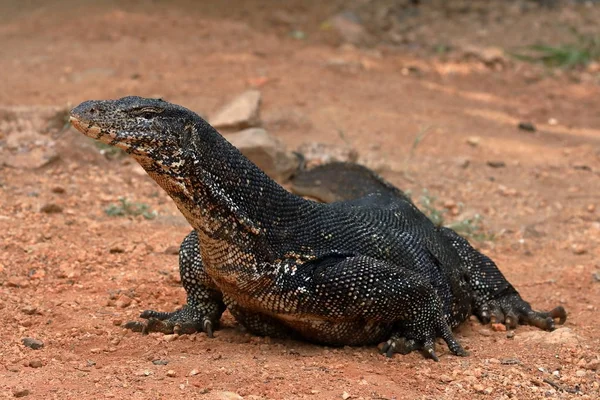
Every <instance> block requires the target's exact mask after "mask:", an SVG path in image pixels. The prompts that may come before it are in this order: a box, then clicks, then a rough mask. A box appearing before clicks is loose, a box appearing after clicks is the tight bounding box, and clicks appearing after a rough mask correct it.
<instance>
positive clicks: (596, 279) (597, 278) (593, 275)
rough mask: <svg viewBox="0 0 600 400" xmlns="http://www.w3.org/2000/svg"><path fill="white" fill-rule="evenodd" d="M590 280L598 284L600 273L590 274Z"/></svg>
mask: <svg viewBox="0 0 600 400" xmlns="http://www.w3.org/2000/svg"><path fill="white" fill-rule="evenodd" d="M592 279H593V280H594V281H596V282H600V271H596V272H594V273H593V274H592Z"/></svg>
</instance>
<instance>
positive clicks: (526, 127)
mask: <svg viewBox="0 0 600 400" xmlns="http://www.w3.org/2000/svg"><path fill="white" fill-rule="evenodd" d="M518 127H519V129H521V130H522V131H527V132H535V130H536V128H535V125H533V124H532V123H531V122H519V125H518Z"/></svg>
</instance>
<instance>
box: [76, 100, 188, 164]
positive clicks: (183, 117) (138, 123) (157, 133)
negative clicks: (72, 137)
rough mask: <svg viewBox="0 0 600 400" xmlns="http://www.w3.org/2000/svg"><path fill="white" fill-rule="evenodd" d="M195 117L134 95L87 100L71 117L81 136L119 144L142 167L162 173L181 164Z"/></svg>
mask: <svg viewBox="0 0 600 400" xmlns="http://www.w3.org/2000/svg"><path fill="white" fill-rule="evenodd" d="M196 119H199V117H198V116H197V115H196V114H194V113H193V112H191V111H189V110H187V109H185V108H183V107H181V106H177V105H175V104H171V103H168V102H166V101H163V100H160V99H146V98H142V97H134V96H130V97H123V98H121V99H118V100H90V101H86V102H83V103H81V104H80V105H78V106H77V107H75V108H74V109H73V110H72V111H71V117H70V121H71V124H73V126H74V127H75V128H76V129H77V130H79V131H80V132H82V133H83V134H84V135H86V136H89V137H91V138H93V139H96V140H98V141H100V142H102V143H105V144H108V145H111V146H115V147H118V148H120V149H122V150H124V151H125V152H127V153H129V154H131V155H132V156H133V157H134V158H135V159H136V160H137V161H138V162H139V163H140V164H141V165H142V166H143V167H144V168H146V169H149V168H150V169H152V170H154V171H155V172H159V171H160V172H163V173H164V172H168V171H173V170H177V169H178V168H180V167H182V165H183V164H184V154H183V152H184V150H183V149H185V148H186V147H185V146H183V144H184V143H182V140H185V139H186V137H187V136H188V135H187V134H186V132H187V131H189V129H190V127H191V126H192V125H193V123H194V122H195V120H196Z"/></svg>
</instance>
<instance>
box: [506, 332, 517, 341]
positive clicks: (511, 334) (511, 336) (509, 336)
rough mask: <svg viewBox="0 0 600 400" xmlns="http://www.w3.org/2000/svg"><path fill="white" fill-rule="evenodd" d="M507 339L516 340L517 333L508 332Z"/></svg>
mask: <svg viewBox="0 0 600 400" xmlns="http://www.w3.org/2000/svg"><path fill="white" fill-rule="evenodd" d="M506 338H507V339H514V338H515V331H508V332H506Z"/></svg>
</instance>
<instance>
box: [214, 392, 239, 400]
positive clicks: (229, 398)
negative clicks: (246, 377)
mask: <svg viewBox="0 0 600 400" xmlns="http://www.w3.org/2000/svg"><path fill="white" fill-rule="evenodd" d="M214 395H215V396H214V398H215V399H216V400H244V398H243V397H242V396H240V395H239V394H237V393H235V392H214Z"/></svg>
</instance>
